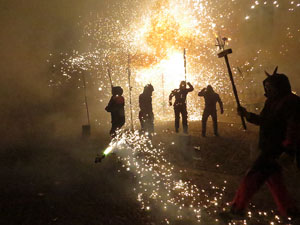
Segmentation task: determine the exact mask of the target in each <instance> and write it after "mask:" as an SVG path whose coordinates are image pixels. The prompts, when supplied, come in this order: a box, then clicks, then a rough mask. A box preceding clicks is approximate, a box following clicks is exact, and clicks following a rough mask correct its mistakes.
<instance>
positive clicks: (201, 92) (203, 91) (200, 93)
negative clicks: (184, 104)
mask: <svg viewBox="0 0 300 225" xmlns="http://www.w3.org/2000/svg"><path fill="white" fill-rule="evenodd" d="M205 91H206V88H203V89H202V90H201V91H200V92H199V93H198V96H204V93H205Z"/></svg>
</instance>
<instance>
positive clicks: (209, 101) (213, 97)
mask: <svg viewBox="0 0 300 225" xmlns="http://www.w3.org/2000/svg"><path fill="white" fill-rule="evenodd" d="M198 96H200V97H201V96H202V97H204V101H205V109H204V110H208V111H216V110H217V109H216V104H217V102H218V103H219V105H220V108H221V111H223V102H222V101H221V98H220V96H219V95H218V94H217V93H216V92H214V91H207V89H206V88H203V89H202V90H201V91H200V92H199V93H198Z"/></svg>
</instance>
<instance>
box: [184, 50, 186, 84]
mask: <svg viewBox="0 0 300 225" xmlns="http://www.w3.org/2000/svg"><path fill="white" fill-rule="evenodd" d="M183 60H184V80H185V86H186V56H185V48H184V49H183Z"/></svg>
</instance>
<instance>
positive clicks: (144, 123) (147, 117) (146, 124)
mask: <svg viewBox="0 0 300 225" xmlns="http://www.w3.org/2000/svg"><path fill="white" fill-rule="evenodd" d="M139 120H140V123H141V130H142V131H145V132H149V133H153V132H154V116H153V113H151V112H150V113H145V112H141V111H140V112H139Z"/></svg>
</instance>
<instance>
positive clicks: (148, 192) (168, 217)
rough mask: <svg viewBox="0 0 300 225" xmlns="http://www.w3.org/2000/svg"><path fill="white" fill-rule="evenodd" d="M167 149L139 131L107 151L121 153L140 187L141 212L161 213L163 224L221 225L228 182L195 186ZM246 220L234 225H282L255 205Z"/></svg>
mask: <svg viewBox="0 0 300 225" xmlns="http://www.w3.org/2000/svg"><path fill="white" fill-rule="evenodd" d="M166 146H167V145H166V143H162V142H160V143H159V144H158V145H157V146H155V145H154V144H153V143H152V141H151V140H150V139H149V138H147V136H145V135H141V134H139V132H138V131H135V132H131V131H120V132H119V133H118V134H117V135H116V137H115V138H114V139H112V141H111V143H110V145H109V147H108V148H107V149H106V151H109V152H114V153H115V154H117V155H118V159H119V161H120V162H122V168H123V169H124V170H125V171H127V172H130V173H132V174H133V175H134V177H135V180H136V182H135V183H136V185H135V187H134V189H133V191H134V192H135V193H136V195H137V201H138V202H139V203H140V205H141V209H143V210H145V211H149V213H151V211H153V212H157V211H159V212H160V213H161V218H160V219H161V221H162V223H164V224H172V223H174V222H175V221H188V223H189V224H194V223H195V224H211V222H213V224H219V223H218V221H219V218H218V213H219V212H221V211H222V210H224V207H225V206H226V205H227V206H228V203H225V202H224V200H223V196H224V194H225V191H226V185H227V181H226V180H224V182H223V185H222V186H217V185H215V184H213V182H209V184H203V185H201V186H199V185H196V184H194V183H193V181H192V180H189V179H188V176H186V171H182V170H178V169H176V168H175V166H174V165H173V164H172V163H171V162H170V161H169V160H168V157H167V154H166ZM107 154H108V152H107ZM119 172H120V170H119ZM246 219H247V220H243V221H242V223H241V221H235V223H234V224H247V221H248V222H251V223H250V224H259V222H260V223H264V222H266V221H269V222H270V224H282V220H281V218H280V217H279V216H278V215H276V214H275V213H274V211H270V212H265V211H258V210H257V209H256V207H255V205H251V207H250V210H249V211H248V212H247V217H246Z"/></svg>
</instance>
